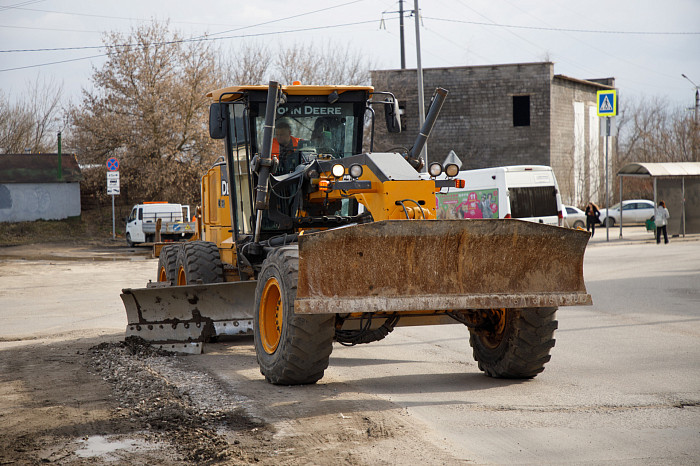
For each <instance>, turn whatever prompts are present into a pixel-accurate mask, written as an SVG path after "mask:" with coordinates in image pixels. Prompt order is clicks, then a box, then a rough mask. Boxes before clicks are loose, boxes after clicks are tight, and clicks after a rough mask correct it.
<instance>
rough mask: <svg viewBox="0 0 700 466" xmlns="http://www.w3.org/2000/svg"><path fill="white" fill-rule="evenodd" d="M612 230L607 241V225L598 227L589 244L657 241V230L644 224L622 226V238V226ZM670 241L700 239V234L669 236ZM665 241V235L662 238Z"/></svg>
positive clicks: (652, 242) (601, 244) (651, 242)
mask: <svg viewBox="0 0 700 466" xmlns="http://www.w3.org/2000/svg"><path fill="white" fill-rule="evenodd" d="M609 231H610V241H607V236H606V233H605V227H600V226H599V227H597V228H596V229H595V236H594V237H592V238H591V239H590V240H589V241H588V245H589V246H604V245H608V244H643V243H649V244H655V243H656V232H655V231H647V230H646V227H645V226H644V225H634V226H629V227H627V226H626V227H622V238H620V227H619V226H615V227H612V228H610V229H609ZM668 240H669V242H676V241H700V234H692V235H688V234H686V235H685V237H683V236H682V235H681V236H678V237H675V238H674V237H672V236H669V238H668ZM661 241H663V236H662V238H661Z"/></svg>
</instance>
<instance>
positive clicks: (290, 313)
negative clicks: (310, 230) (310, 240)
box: [254, 246, 335, 385]
mask: <svg viewBox="0 0 700 466" xmlns="http://www.w3.org/2000/svg"><path fill="white" fill-rule="evenodd" d="M298 275H299V250H298V248H297V247H296V246H285V247H281V248H279V249H277V250H275V251H273V252H271V253H270V254H269V255H268V257H267V259H265V262H263V265H262V269H261V271H260V274H259V275H258V284H257V287H256V289H255V317H254V335H255V352H256V354H257V357H258V364H259V366H260V372H261V373H262V374H263V375H264V376H265V379H266V380H267V381H268V382H270V383H273V384H277V385H299V384H310V383H316V382H317V381H318V380H320V379H321V377H323V372H324V371H325V370H326V368H327V367H328V360H329V358H330V355H331V351H332V350H333V335H334V334H335V327H334V322H335V315H325V314H324V315H299V314H295V313H294V299H295V298H296V294H297V279H298Z"/></svg>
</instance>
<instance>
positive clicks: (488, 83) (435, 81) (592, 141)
mask: <svg viewBox="0 0 700 466" xmlns="http://www.w3.org/2000/svg"><path fill="white" fill-rule="evenodd" d="M416 82H417V79H416V70H415V69H413V70H380V71H373V72H372V85H373V86H374V87H375V89H377V90H381V91H384V90H386V91H391V92H393V93H394V94H395V95H396V96H397V97H398V99H399V101H400V106H401V107H402V108H403V115H402V119H403V122H402V124H403V129H404V130H405V131H402V132H401V133H398V134H396V133H393V134H389V133H386V132H385V131H383V128H384V117H383V110H382V109H380V108H377V128H378V131H377V137H376V139H375V146H374V150H375V151H377V152H379V151H384V150H391V149H396V148H397V147H405V148H410V147H411V145H412V144H413V142H414V139H415V137H416V136H417V134H418V130H419V127H418V125H419V123H418V91H417V88H416ZM423 82H424V94H425V100H426V104H425V108H426V112H427V109H428V107H429V101H430V98H431V96H432V94H433V91H434V90H435V88H437V87H442V88H445V89H447V90H448V91H449V95H448V96H447V100H446V101H445V104H444V106H443V109H442V112H441V114H440V117H439V119H438V122H437V124H436V126H435V128H434V129H433V132H432V133H431V135H430V139H429V140H428V160H429V161H438V162H442V161H443V160H444V159H445V157H446V156H447V154H448V153H449V152H450V150H454V151H455V153H456V154H457V155H458V156H459V158H460V159H461V160H462V163H463V169H474V168H487V167H496V166H502V165H524V164H531V165H534V164H537V165H549V166H551V167H552V168H553V169H554V173H555V174H556V176H557V180H558V182H559V188H560V190H561V193H562V200H563V201H564V203H566V204H572V205H578V206H582V205H584V204H585V203H586V202H588V201H589V200H593V201H594V202H598V203H599V202H601V201H602V200H603V199H604V197H605V192H604V187H603V186H604V173H605V172H604V153H605V152H604V139H603V137H602V134H601V130H600V119H599V118H598V116H597V107H596V93H597V91H599V90H605V89H612V88H613V86H614V85H615V83H614V79H613V78H606V79H596V80H582V79H575V78H570V77H567V76H563V75H555V74H554V64H553V63H550V62H543V63H520V64H510V65H492V66H464V67H453V68H428V69H424V70H423ZM612 147H614V145H612ZM611 158H612V155H611Z"/></svg>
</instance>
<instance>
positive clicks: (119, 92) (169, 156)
mask: <svg viewBox="0 0 700 466" xmlns="http://www.w3.org/2000/svg"><path fill="white" fill-rule="evenodd" d="M104 43H105V45H107V46H108V49H107V52H108V58H107V62H106V63H105V64H104V66H102V68H100V69H95V70H94V73H93V76H92V81H93V83H94V90H92V91H88V90H85V89H84V90H83V100H82V103H81V104H80V105H79V106H76V107H74V108H72V111H71V116H72V125H73V126H72V134H73V136H74V140H73V141H72V142H73V145H74V146H75V147H76V148H77V149H78V153H79V160H80V161H81V162H82V163H91V164H99V165H104V163H105V161H106V160H107V159H108V158H110V157H119V159H120V172H121V181H122V185H124V186H125V187H126V188H127V189H126V190H125V191H126V193H128V195H129V197H131V198H132V201H136V200H138V201H146V200H172V201H179V202H188V203H193V202H196V201H197V198H198V195H199V188H198V186H197V185H198V182H199V178H200V176H201V175H202V174H203V172H204V171H205V170H206V169H208V168H209V166H210V165H211V163H212V162H213V160H214V159H215V158H216V155H217V148H216V145H215V143H214V141H212V140H211V139H210V138H209V134H208V129H207V116H208V112H207V108H208V105H209V102H208V100H207V98H206V93H207V92H208V91H211V90H213V89H216V88H218V87H221V82H220V80H219V78H218V75H217V73H216V71H217V69H216V60H215V58H214V54H213V52H212V50H211V48H210V45H209V43H207V42H203V41H183V40H182V38H181V37H180V35H179V34H177V33H171V32H170V31H169V29H168V25H167V24H159V23H156V22H154V23H152V24H150V25H146V26H140V27H138V28H136V29H134V30H132V31H131V33H130V34H128V35H126V36H123V35H122V34H119V33H110V34H108V35H107V36H106V37H105V39H104ZM124 44H128V45H124ZM95 177H96V180H86V186H92V187H93V188H94V189H96V190H99V189H100V187H102V186H104V184H105V183H104V179H103V177H104V173H103V172H101V173H98V174H96V175H95Z"/></svg>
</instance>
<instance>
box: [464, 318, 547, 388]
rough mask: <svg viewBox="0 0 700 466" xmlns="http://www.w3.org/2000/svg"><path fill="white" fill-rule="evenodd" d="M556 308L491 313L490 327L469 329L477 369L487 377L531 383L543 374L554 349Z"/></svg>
mask: <svg viewBox="0 0 700 466" xmlns="http://www.w3.org/2000/svg"><path fill="white" fill-rule="evenodd" d="M556 311H557V308H556V307H541V308H533V309H493V310H488V311H484V312H490V313H493V314H494V316H493V317H495V318H494V319H490V322H492V323H494V324H493V325H486V326H482V327H476V328H470V329H469V333H470V335H469V343H470V344H471V346H472V349H473V350H474V359H475V360H476V361H477V363H478V364H479V369H481V370H482V371H484V373H485V374H486V375H488V376H490V377H497V378H506V379H531V378H533V377H535V376H536V375H537V374H539V373H540V372H542V371H543V370H544V365H545V364H546V363H547V362H549V360H550V358H551V356H550V355H549V352H550V350H551V349H552V348H553V347H554V343H555V340H554V331H555V330H556V329H557V327H558V322H557V321H556V320H555V316H556Z"/></svg>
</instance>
